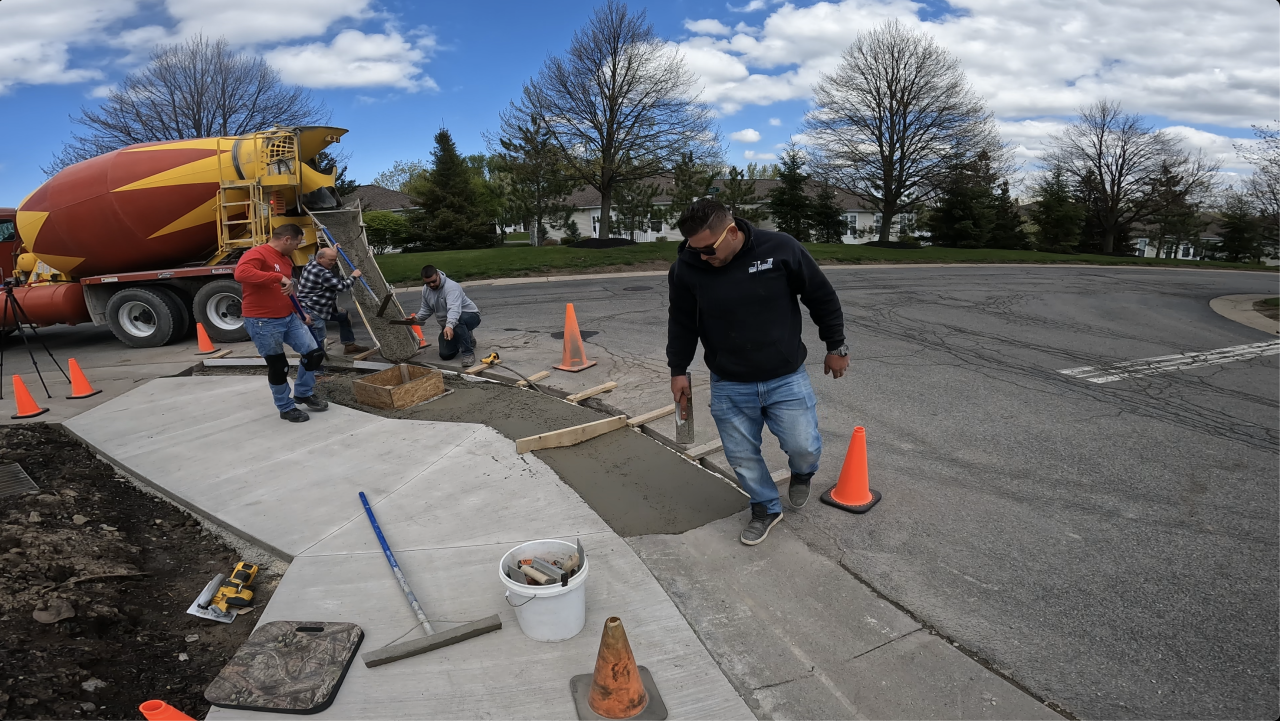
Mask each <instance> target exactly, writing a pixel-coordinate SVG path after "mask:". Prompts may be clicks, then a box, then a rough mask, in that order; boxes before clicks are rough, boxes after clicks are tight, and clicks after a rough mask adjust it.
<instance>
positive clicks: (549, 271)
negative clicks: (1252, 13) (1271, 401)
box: [378, 242, 1277, 283]
mask: <svg viewBox="0 0 1280 721" xmlns="http://www.w3.org/2000/svg"><path fill="white" fill-rule="evenodd" d="M678 245H679V244H678V243H675V242H668V243H640V244H638V245H629V246H625V247H622V248H608V249H604V250H588V249H574V248H568V247H565V246H559V245H552V246H539V247H533V246H512V247H507V248H486V249H484V250H443V251H438V252H435V253H398V254H393V255H380V256H378V265H379V267H381V268H382V273H383V275H385V276H386V278H387V281H388V282H391V283H403V282H406V281H416V280H418V276H419V272H420V269H421V268H422V266H424V265H426V264H428V263H431V264H432V265H435V266H437V267H439V268H443V269H444V271H445V273H446V274H447V275H448V276H449V277H450V278H453V279H454V280H481V279H486V278H518V277H524V276H535V275H556V274H564V275H569V274H573V273H582V272H592V270H593V269H595V270H596V272H608V271H610V270H621V269H625V267H626V266H642V267H655V266H657V265H658V264H660V263H668V264H669V263H671V262H672V261H673V260H675V257H676V248H677V247H678ZM805 247H806V248H808V249H809V252H810V253H812V254H813V257H815V258H817V259H818V262H820V263H823V264H839V263H1086V264H1096V265H1148V266H1183V267H1188V268H1237V269H1248V270H1267V271H1271V272H1275V271H1276V270H1277V266H1261V265H1248V264H1245V263H1222V262H1217V261H1193V260H1177V259H1173V258H1139V257H1136V256H1134V257H1114V256H1107V255H1059V254H1056V253H1038V252H1036V251H1031V250H985V249H984V250H968V249H962V248H921V249H919V250H899V249H897V248H877V247H874V246H870V247H868V246H865V245H835V244H825V243H806V244H805Z"/></svg>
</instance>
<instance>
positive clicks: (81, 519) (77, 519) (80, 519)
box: [71, 513, 89, 526]
mask: <svg viewBox="0 0 1280 721" xmlns="http://www.w3.org/2000/svg"><path fill="white" fill-rule="evenodd" d="M88 521H89V519H88V518H86V517H85V516H82V515H80V514H79V513H77V514H76V515H74V516H72V517H71V522H72V523H74V524H76V525H77V526H83V525H84V524H85V523H87V522H88Z"/></svg>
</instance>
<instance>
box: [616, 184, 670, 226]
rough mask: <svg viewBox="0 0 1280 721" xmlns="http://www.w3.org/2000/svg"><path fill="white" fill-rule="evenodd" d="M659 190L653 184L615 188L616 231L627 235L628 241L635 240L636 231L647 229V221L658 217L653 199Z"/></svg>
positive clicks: (627, 185) (625, 185)
mask: <svg viewBox="0 0 1280 721" xmlns="http://www.w3.org/2000/svg"><path fill="white" fill-rule="evenodd" d="M660 190H661V189H660V188H659V187H658V186H657V185H654V184H653V183H624V184H622V185H618V186H615V189H614V191H613V192H614V196H613V203H614V205H613V207H614V212H615V213H616V214H617V215H616V218H617V224H618V225H617V227H618V230H620V231H622V232H624V233H627V238H628V239H629V240H635V239H636V231H637V230H639V231H641V232H643V231H646V230H648V229H649V219H650V218H652V217H658V214H657V212H656V208H655V207H654V205H653V199H654V197H655V196H657V194H658V193H659V191H660Z"/></svg>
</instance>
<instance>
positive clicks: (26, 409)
mask: <svg viewBox="0 0 1280 721" xmlns="http://www.w3.org/2000/svg"><path fill="white" fill-rule="evenodd" d="M13 399H14V401H15V402H17V404H18V412H17V413H15V414H13V415H11V416H9V417H10V418H12V419H14V420H19V419H22V418H35V417H36V416H38V415H42V414H44V413H48V412H49V409H48V408H41V407H40V406H38V405H36V399H35V398H32V397H31V392H30V391H28V390H27V385H26V384H25V383H23V382H22V376H14V377H13Z"/></svg>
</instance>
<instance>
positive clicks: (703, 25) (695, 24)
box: [684, 18, 733, 35]
mask: <svg viewBox="0 0 1280 721" xmlns="http://www.w3.org/2000/svg"><path fill="white" fill-rule="evenodd" d="M684 26H685V28H686V29H688V30H689V32H692V33H697V34H699V35H728V34H729V33H731V32H733V31H732V30H730V29H729V26H728V25H725V24H724V23H722V22H720V21H719V20H712V19H710V18H708V19H706V20H685V21H684Z"/></svg>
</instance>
